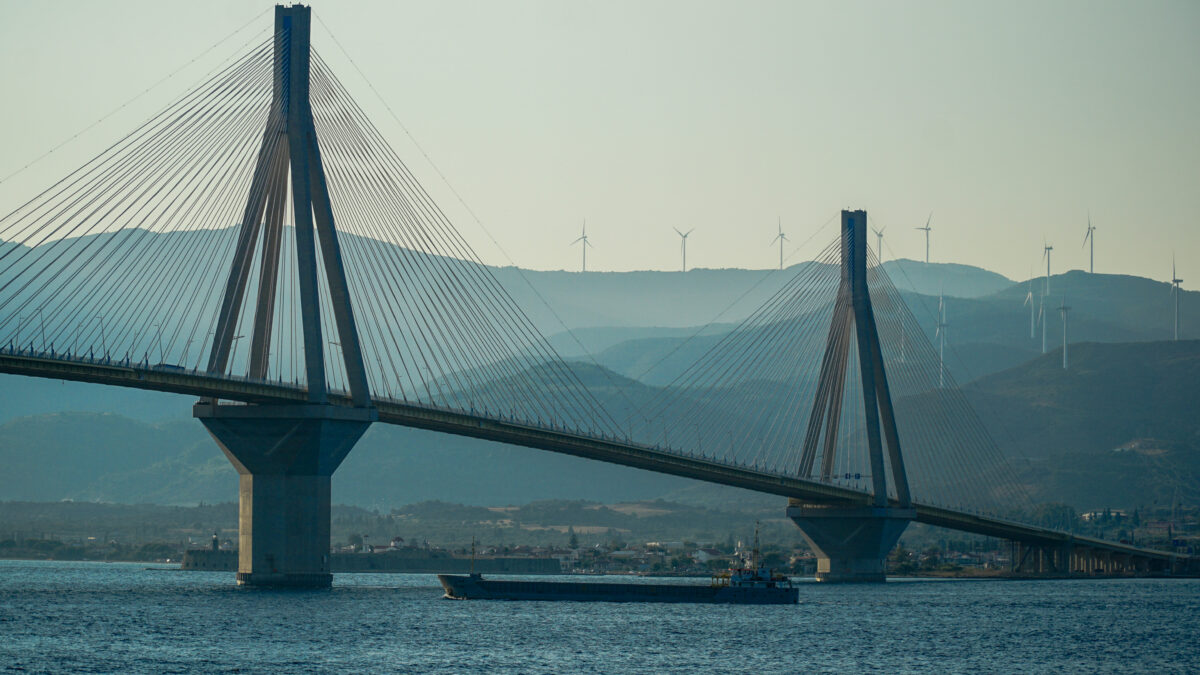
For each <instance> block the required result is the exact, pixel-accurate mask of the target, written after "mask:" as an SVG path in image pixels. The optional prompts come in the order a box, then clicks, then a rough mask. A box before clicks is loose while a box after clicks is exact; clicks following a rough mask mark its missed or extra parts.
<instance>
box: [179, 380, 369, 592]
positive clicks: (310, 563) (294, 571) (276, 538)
mask: <svg viewBox="0 0 1200 675" xmlns="http://www.w3.org/2000/svg"><path fill="white" fill-rule="evenodd" d="M192 414H193V416H194V417H196V418H198V419H199V420H200V421H201V422H202V423H203V424H204V426H205V427H206V428H207V429H208V431H209V433H210V434H212V437H213V438H214V439H216V441H217V444H218V445H220V446H221V450H222V451H223V452H224V453H225V456H226V457H228V458H229V461H230V462H232V463H233V465H234V467H235V468H236V469H237V472H238V479H239V490H238V530H239V534H238V573H237V583H238V584H239V585H242V586H257V587H269V588H328V587H329V585H330V583H331V581H332V579H333V577H332V574H331V573H330V566H329V518H330V515H329V514H330V477H331V476H332V475H333V472H334V470H335V469H337V467H338V466H339V465H340V464H341V463H342V460H343V459H345V458H346V455H347V454H348V453H349V452H350V449H351V448H352V447H354V444H355V443H356V442H357V441H358V439H359V438H361V437H362V435H363V433H364V432H365V431H366V430H367V427H368V426H370V424H371V422H372V421H374V420H375V419H376V412H375V409H374V408H342V407H335V406H330V405H264V406H258V405H216V404H213V403H208V402H201V403H197V404H196V405H195V406H194V407H193V409H192Z"/></svg>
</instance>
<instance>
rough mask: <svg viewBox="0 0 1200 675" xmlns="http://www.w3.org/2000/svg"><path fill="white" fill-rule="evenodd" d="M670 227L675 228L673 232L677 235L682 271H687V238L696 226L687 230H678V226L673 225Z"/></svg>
mask: <svg viewBox="0 0 1200 675" xmlns="http://www.w3.org/2000/svg"><path fill="white" fill-rule="evenodd" d="M672 229H674V230H675V234H678V235H679V250H680V252H681V253H682V254H683V271H684V272H686V271H687V238H688V235H689V234H691V233H692V232H695V231H696V228H694V227H693V228H692V229H690V230H688V231H687V232H680V231H679V228H678V227H675V228H672Z"/></svg>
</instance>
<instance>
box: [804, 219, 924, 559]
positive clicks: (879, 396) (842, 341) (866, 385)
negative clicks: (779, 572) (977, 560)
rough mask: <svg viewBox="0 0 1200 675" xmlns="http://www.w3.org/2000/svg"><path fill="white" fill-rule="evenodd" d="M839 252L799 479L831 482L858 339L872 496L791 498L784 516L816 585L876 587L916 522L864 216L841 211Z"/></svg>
mask: <svg viewBox="0 0 1200 675" xmlns="http://www.w3.org/2000/svg"><path fill="white" fill-rule="evenodd" d="M841 248H842V275H841V282H840V284H839V285H838V291H837V297H836V299H835V300H834V305H833V317H832V319H831V322H830V326H829V337H828V338H827V340H826V343H825V354H824V357H823V358H822V361H821V373H820V377H819V379H818V383H817V390H816V397H815V399H814V401H813V407H812V413H811V414H810V415H809V419H808V428H807V430H806V433H805V436H804V448H803V453H802V455H801V460H800V475H801V477H803V478H813V479H819V480H822V481H826V482H829V481H831V480H832V479H833V469H834V466H835V461H834V460H835V457H836V455H837V450H838V448H837V442H838V426H839V424H840V422H841V416H842V399H843V393H844V391H845V383H846V378H847V377H849V376H850V375H851V373H849V372H847V365H848V361H849V355H850V347H851V340H852V339H853V340H854V341H855V346H856V347H857V351H858V359H857V360H858V365H859V368H858V370H859V373H858V375H859V377H860V378H861V385H862V386H861V387H860V389H861V391H862V398H863V412H864V415H865V420H864V422H865V426H866V437H867V445H868V455H869V457H870V463H871V466H870V471H871V475H870V478H871V483H872V488H873V489H872V494H871V495H869V501H868V502H867V503H859V504H853V503H847V504H845V505H830V504H808V503H805V502H802V501H799V500H796V499H791V500H789V501H788V509H787V515H788V517H789V518H791V519H792V520H793V521H794V522H795V523H796V525H798V526H799V527H800V532H801V533H802V534H803V535H804V538H805V539H806V540H807V541H808V543H809V545H810V546H811V547H812V548H813V549H814V550H815V551H816V553H817V581H825V582H877V581H883V580H884V576H885V574H884V572H885V570H884V561H885V559H886V558H887V554H888V552H889V551H891V549H892V547H893V546H895V545H896V542H897V541H899V539H900V535H901V533H903V532H904V529H905V528H906V527H907V526H908V523H909V521H910V520H912V519H913V518H915V517H916V511H915V510H913V508H912V499H911V497H910V494H909V489H908V478H907V476H906V474H905V471H904V458H903V456H902V455H901V453H900V435H899V433H898V432H897V430H896V416H895V412H894V411H893V409H892V397H891V391H890V389H889V388H888V380H887V372H886V370H885V369H884V364H883V351H882V349H881V348H880V346H879V332H878V330H877V329H876V326H875V315H874V311H873V310H872V308H871V294H870V288H869V287H868V285H867V212H866V211H842V247H841ZM885 446H886V449H887V459H886V463H885V459H884V448H885ZM818 448H821V449H822V452H821V453H820V456H821V467H820V471H819V474H818V473H817V472H816V471H815V468H816V467H815V464H816V459H817V455H818V452H817V451H818ZM889 472H890V474H891V477H892V485H893V487H894V488H895V493H896V500H895V503H894V504H893V503H892V502H891V501H889V499H888V481H887V476H888V473H889Z"/></svg>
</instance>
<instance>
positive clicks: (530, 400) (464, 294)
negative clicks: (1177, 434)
mask: <svg viewBox="0 0 1200 675" xmlns="http://www.w3.org/2000/svg"><path fill="white" fill-rule="evenodd" d="M310 21H311V13H310V11H309V9H308V8H307V7H302V6H293V7H278V8H277V9H276V15H275V26H274V31H273V33H272V34H271V35H270V36H269V37H268V38H267V39H265V40H264V41H263V42H262V43H261V44H259V45H258V46H257V47H255V48H253V49H251V50H250V52H249V53H247V54H245V55H244V56H242V57H240V58H238V59H236V60H235V61H233V62H232V63H230V64H229V65H228V66H226V67H225V68H223V69H222V70H220V71H219V72H218V73H216V74H215V75H214V76H212V77H211V78H210V79H209V80H208V81H206V82H204V83H202V84H201V85H199V86H197V87H196V88H195V89H193V90H192V91H190V92H189V93H188V94H186V95H184V96H183V97H182V98H181V99H179V100H178V101H176V102H174V103H173V104H171V105H169V106H168V107H166V108H165V109H163V110H162V111H160V112H159V113H158V114H157V115H155V116H153V117H152V118H150V119H149V120H147V121H146V122H145V123H144V124H143V125H141V126H140V127H139V128H138V129H135V130H134V131H133V132H131V133H130V134H128V135H126V136H124V137H122V138H121V139H119V140H118V141H117V142H116V143H114V144H113V145H112V146H110V147H109V148H108V149H106V150H105V151H104V152H102V153H101V154H100V155H98V156H97V157H95V158H93V159H92V160H91V161H89V162H88V163H87V164H85V165H84V166H82V167H80V168H79V169H77V170H76V171H75V172H73V173H71V174H70V175H68V176H67V177H65V178H64V179H63V180H61V181H60V182H58V183H56V184H55V185H53V186H51V187H50V188H48V189H47V190H46V191H44V192H42V193H41V194H39V195H37V196H36V197H34V198H33V199H32V200H30V201H29V202H28V203H26V204H24V205H23V206H21V207H20V208H18V209H17V210H16V211H14V212H13V213H11V214H8V215H7V216H5V217H4V218H3V219H2V220H0V344H2V345H3V347H2V348H0V372H6V373H14V374H20V375H28V376H35V377H48V378H54V379H64V380H76V381H83V382H95V383H101V384H108V385H114V386H125V387H135V388H142V389H151V390H159V391H167V392H175V393H182V394H189V395H194V396H196V397H198V399H199V401H198V403H197V404H196V406H195V407H194V415H195V416H196V417H197V418H198V419H200V420H201V422H202V423H203V424H204V425H205V426H206V427H207V428H208V430H209V431H210V433H211V434H212V435H213V437H214V438H215V439H216V440H217V442H218V444H219V445H220V446H221V448H222V450H223V451H224V452H225V454H226V456H227V457H228V458H229V459H230V461H231V462H232V463H233V464H234V466H235V467H236V468H237V470H238V472H239V474H240V503H241V507H240V509H241V512H240V528H241V534H240V560H239V570H240V571H239V574H238V579H239V581H240V582H241V583H245V584H251V585H267V586H271V585H292V586H324V585H328V584H329V580H330V575H329V567H328V557H327V552H328V544H329V507H330V476H331V475H332V473H333V472H334V471H335V470H336V469H337V467H338V465H339V464H340V463H341V461H342V460H343V459H344V458H345V456H346V454H347V453H348V452H349V451H350V450H351V448H352V447H353V445H354V443H355V442H356V441H357V440H358V438H359V437H361V435H362V433H363V432H364V431H365V430H366V429H367V428H368V426H369V425H370V424H372V423H374V422H383V423H389V424H398V425H404V426H412V427H419V428H424V429H431V430H435V431H441V432H445V433H452V434H458V435H464V436H471V437H476V438H482V439H489V440H495V441H501V442H506V443H512V444H517V445H523V446H527V447H533V448H540V449H544V450H549V451H554V452H560V453H566V454H571V455H576V456H580V457H586V458H591V459H596V460H601V461H608V462H614V463H618V464H623V465H627V466H633V467H638V468H642V469H648V470H653V471H659V472H663V473H668V474H673V475H679V476H685V477H691V478H696V479H700V480H704V481H709V482H713V483H719V484H724V485H731V486H737V487H742V488H748V489H752V490H757V491H761V492H766V493H770V494H777V495H780V496H784V497H788V498H789V506H788V511H787V513H788V515H789V517H791V518H792V519H793V520H794V521H795V522H796V523H797V525H799V527H800V528H801V531H802V532H803V533H804V535H805V537H806V538H807V539H808V540H809V541H810V543H812V544H813V546H814V548H815V549H817V551H818V552H819V556H820V557H819V560H820V563H819V568H818V577H819V578H821V579H824V580H828V581H870V580H882V578H883V558H884V557H885V556H886V554H887V552H888V551H889V550H890V549H891V547H892V546H893V545H894V544H895V542H896V541H897V539H898V537H899V536H900V533H901V532H902V531H903V529H904V528H905V526H906V525H907V524H908V523H909V522H910V521H913V520H915V521H918V522H924V523H929V524H932V525H937V526H942V527H949V528H953V529H958V530H963V531H967V532H974V533H979V534H984V535H988V536H994V537H1000V538H1005V539H1009V540H1012V541H1014V542H1017V543H1018V544H1019V547H1018V548H1019V550H1018V551H1017V555H1016V556H1015V558H1016V560H1015V562H1016V563H1017V565H1018V566H1019V567H1020V568H1022V569H1026V570H1035V571H1053V572H1057V573H1070V572H1088V573H1091V572H1095V571H1102V572H1105V573H1115V572H1118V571H1129V572H1135V571H1157V572H1167V571H1172V570H1174V571H1178V570H1180V569H1182V568H1183V567H1185V566H1187V565H1194V564H1195V561H1194V560H1191V559H1186V558H1184V557H1182V556H1177V555H1174V554H1170V553H1165V552H1160V551H1152V550H1146V549H1142V548H1138V547H1135V546H1131V545H1127V544H1120V543H1115V542H1106V541H1100V540H1096V539H1090V538H1085V537H1076V536H1072V535H1070V534H1067V533H1063V532H1058V531H1054V530H1048V529H1045V528H1040V527H1035V526H1030V525H1024V524H1022V523H1021V522H1020V520H1021V513H1022V511H1023V510H1025V509H1027V508H1028V507H1031V506H1032V504H1031V503H1030V502H1029V499H1028V497H1027V496H1026V495H1025V491H1024V490H1023V488H1022V486H1021V484H1020V481H1019V479H1018V477H1017V476H1016V474H1015V473H1014V472H1013V471H1012V470H1011V469H1010V468H1009V466H1008V464H1007V462H1006V460H1005V458H1004V457H1003V456H1002V454H1001V453H1000V451H999V450H998V448H997V447H996V444H995V443H994V442H992V440H991V438H990V437H989V436H988V434H987V432H986V430H984V428H983V426H982V424H980V422H979V420H978V418H977V417H976V416H975V414H974V412H973V411H972V410H971V409H970V406H969V405H968V404H967V403H966V400H965V398H964V397H963V395H962V394H961V392H959V391H958V389H957V388H956V387H954V386H953V382H952V381H951V380H950V378H948V376H947V375H946V373H945V372H944V367H943V364H942V362H941V360H940V357H939V356H938V354H937V352H935V351H934V350H933V349H932V347H931V346H930V345H929V344H928V342H927V341H926V340H925V337H924V332H923V331H922V330H921V329H920V324H919V323H918V321H917V319H916V317H914V316H913V315H912V313H911V312H910V310H909V308H908V307H907V306H906V305H905V303H904V302H903V301H902V300H901V298H900V294H899V292H898V291H897V290H896V288H895V287H894V286H893V285H892V284H891V282H890V280H888V278H887V276H886V275H885V274H884V273H883V271H882V268H880V267H879V265H878V264H877V262H878V261H877V260H875V258H874V257H873V255H872V253H871V251H869V249H868V247H867V231H868V230H867V222H866V213H865V212H862V211H846V212H843V213H842V228H841V233H840V236H839V237H837V238H836V239H835V241H833V242H832V243H831V244H830V245H829V247H827V248H826V250H825V251H824V252H823V253H822V254H821V255H819V256H818V257H817V259H816V260H814V261H812V262H811V263H808V264H805V265H803V266H801V267H800V268H799V271H798V272H796V273H795V276H794V277H793V278H791V279H790V280H789V281H788V283H786V284H784V286H783V287H782V288H781V289H780V291H779V292H777V293H776V294H775V295H774V296H773V297H772V298H771V299H770V300H769V301H768V302H767V303H765V304H764V305H763V306H762V307H760V308H759V309H758V310H756V311H755V312H754V313H752V314H751V315H750V316H749V317H748V318H747V319H746V320H745V321H743V322H742V323H741V324H740V325H739V326H738V327H737V328H736V329H735V330H733V331H731V332H729V333H728V334H726V335H724V336H722V337H721V339H720V340H719V342H718V343H717V344H716V345H715V346H714V347H713V348H712V349H711V350H710V351H709V352H708V353H707V354H706V355H705V356H704V357H703V358H701V359H700V360H699V361H697V362H696V363H695V364H693V365H692V366H691V367H690V368H689V369H688V370H687V371H686V372H684V373H683V374H682V375H680V376H679V378H677V379H676V381H675V382H673V383H672V384H671V385H670V386H668V387H664V388H651V387H647V386H644V385H641V384H639V383H637V382H633V381H630V380H625V379H624V378H620V377H619V376H616V375H615V374H613V373H610V372H608V371H604V370H603V369H601V368H598V367H594V366H589V365H588V364H580V363H568V362H566V361H564V360H563V359H561V358H560V357H559V356H558V355H557V354H556V353H555V352H554V350H553V349H552V348H551V347H550V346H549V344H548V343H547V341H546V340H545V339H544V338H543V337H542V335H541V334H540V333H539V331H538V330H537V329H536V327H535V326H534V325H533V324H532V323H531V322H530V321H529V319H528V318H527V317H526V315H525V313H524V312H523V311H522V310H521V308H520V307H518V306H517V304H516V303H515V302H514V301H513V300H512V298H511V296H510V295H509V293H508V292H507V291H506V289H505V288H504V287H503V286H502V285H501V284H499V283H498V282H497V281H496V279H495V278H494V277H493V276H492V274H491V272H490V271H489V269H488V268H487V267H486V266H485V265H484V264H483V263H482V261H481V260H480V259H479V258H478V256H476V254H475V253H474V252H473V251H472V250H471V247H470V246H469V245H468V244H467V242H466V241H465V240H464V239H463V238H462V236H461V235H460V234H459V233H458V232H457V231H456V230H455V229H454V227H453V225H452V224H451V223H450V221H449V219H448V218H447V217H446V216H445V214H444V213H443V212H442V211H441V210H440V209H439V208H438V206H437V205H436V204H435V203H434V201H433V200H432V199H431V198H430V196H429V194H428V193H427V192H426V191H425V190H424V189H423V188H422V187H421V185H420V183H419V182H418V181H417V179H416V177H415V176H414V175H413V173H412V172H411V171H410V170H409V168H408V166H407V165H406V164H405V163H404V162H403V161H402V160H401V158H400V157H399V156H398V155H397V154H396V153H395V152H394V151H393V150H392V149H391V148H390V147H389V146H388V144H387V143H386V142H385V141H384V139H383V136H382V135H381V134H380V133H379V131H378V130H377V129H376V128H375V127H374V126H373V125H372V124H371V122H370V120H369V119H368V118H367V116H366V115H365V113H364V112H363V110H362V109H361V108H360V107H359V106H358V105H357V104H356V103H355V101H354V99H353V98H352V97H351V96H350V95H349V93H348V91H347V89H346V88H345V87H344V86H343V85H342V84H341V82H340V81H339V80H338V79H337V77H336V76H335V75H334V73H333V72H332V70H331V69H330V68H329V66H328V65H327V64H326V62H325V61H324V60H323V59H322V58H321V57H320V55H319V54H318V53H317V52H316V51H315V50H313V49H312V47H311V44H310ZM447 480H453V470H452V468H448V475H447Z"/></svg>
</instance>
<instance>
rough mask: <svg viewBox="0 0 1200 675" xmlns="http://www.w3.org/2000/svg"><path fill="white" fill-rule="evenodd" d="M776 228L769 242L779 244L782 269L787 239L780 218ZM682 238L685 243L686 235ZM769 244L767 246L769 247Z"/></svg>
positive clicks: (780, 267) (780, 266)
mask: <svg viewBox="0 0 1200 675" xmlns="http://www.w3.org/2000/svg"><path fill="white" fill-rule="evenodd" d="M778 226H779V234H777V235H775V238H774V239H772V240H771V244H774V243H775V242H779V269H783V242H785V241H787V240H788V238H787V235H786V234H784V233H783V219H782V218H780V219H779V223H778ZM675 231H676V232H678V231H679V230H675ZM688 232H689V233H690V232H691V230H688ZM682 236H683V237H684V239H685V241H686V239H687V235H682ZM771 244H768V246H770V245H771Z"/></svg>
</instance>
